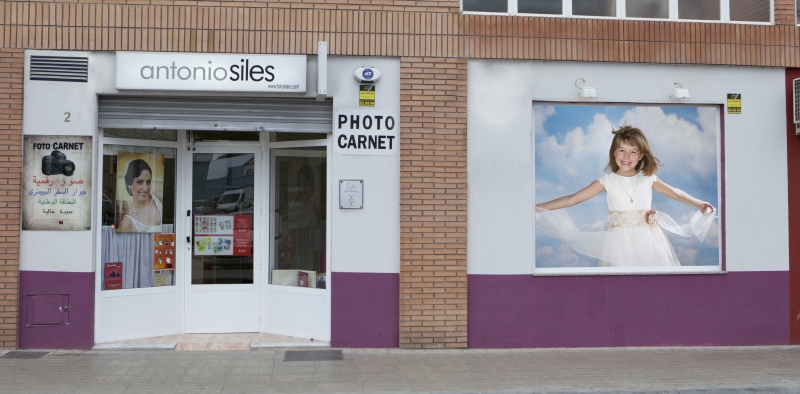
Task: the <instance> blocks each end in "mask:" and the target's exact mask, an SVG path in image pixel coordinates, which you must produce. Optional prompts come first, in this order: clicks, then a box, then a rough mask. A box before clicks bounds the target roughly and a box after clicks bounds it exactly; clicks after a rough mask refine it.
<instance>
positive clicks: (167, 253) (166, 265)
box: [153, 234, 175, 271]
mask: <svg viewBox="0 0 800 394" xmlns="http://www.w3.org/2000/svg"><path fill="white" fill-rule="evenodd" d="M174 269H175V234H155V235H153V270H155V271H160V270H174Z"/></svg>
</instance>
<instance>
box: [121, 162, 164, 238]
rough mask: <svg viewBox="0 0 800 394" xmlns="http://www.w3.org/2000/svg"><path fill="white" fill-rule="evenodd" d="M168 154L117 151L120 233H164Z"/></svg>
mask: <svg viewBox="0 0 800 394" xmlns="http://www.w3.org/2000/svg"><path fill="white" fill-rule="evenodd" d="M163 191H164V155H159V154H151V153H131V152H119V153H118V155H117V198H116V228H117V232H119V233H160V232H162V228H161V219H162V211H163V199H164V197H163V195H164V193H163Z"/></svg>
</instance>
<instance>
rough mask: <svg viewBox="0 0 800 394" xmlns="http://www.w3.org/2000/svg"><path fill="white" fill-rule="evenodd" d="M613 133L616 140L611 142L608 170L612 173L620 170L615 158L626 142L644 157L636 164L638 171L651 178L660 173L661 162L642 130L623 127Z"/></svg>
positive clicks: (612, 131)
mask: <svg viewBox="0 0 800 394" xmlns="http://www.w3.org/2000/svg"><path fill="white" fill-rule="evenodd" d="M611 133H612V134H614V140H612V141H611V149H609V151H608V165H607V166H606V169H611V171H612V172H617V171H618V170H619V166H618V165H617V161H616V160H615V158H614V152H616V150H617V149H619V145H620V144H621V143H623V142H624V143H626V144H628V145H630V146H635V147H636V148H637V149H638V150H639V154H640V155H642V160H640V161H639V162H638V163H637V164H636V171H641V172H643V173H644V175H645V176H651V175H653V174H655V173H656V172H657V171H658V166H659V165H660V164H661V161H660V160H658V158H656V157H655V156H654V155H653V151H652V150H650V144H649V143H648V142H647V138H646V137H645V136H644V133H642V130H639V129H638V128H636V127H633V126H622V127H620V128H619V129H617V130H613V129H612V130H611Z"/></svg>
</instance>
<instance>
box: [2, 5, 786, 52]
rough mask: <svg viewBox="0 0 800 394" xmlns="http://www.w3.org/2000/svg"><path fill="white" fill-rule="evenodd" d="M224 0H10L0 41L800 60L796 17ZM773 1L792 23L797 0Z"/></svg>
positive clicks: (85, 46) (42, 45)
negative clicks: (686, 17) (482, 11)
mask: <svg viewBox="0 0 800 394" xmlns="http://www.w3.org/2000/svg"><path fill="white" fill-rule="evenodd" d="M353 1H356V0H353ZM373 1H377V0H373ZM387 1H388V0H387ZM398 1H399V0H398ZM412 3H413V2H412ZM426 3H427V2H426ZM215 4H216V3H215ZM220 4H222V3H220ZM224 4H225V6H220V7H205V6H203V7H194V6H183V5H175V6H172V5H128V4H85V3H80V4H76V3H61V2H59V3H33V2H5V3H2V4H0V47H5V48H35V49H70V50H136V51H197V52H233V53H283V54H313V53H315V51H316V47H317V46H316V42H317V41H327V42H328V49H329V53H330V54H331V55H356V56H397V57H401V56H409V57H445V58H447V57H457V58H479V59H530V60H561V61H597V62H629V63H669V64H717V65H746V66H767V67H800V29H798V28H797V27H796V26H794V25H753V24H730V23H728V24H725V23H696V22H664V21H641V20H616V19H587V18H544V17H509V16H491V15H462V14H459V13H453V12H450V13H430V12H423V11H416V10H415V11H359V10H344V9H336V10H320V9H297V8H292V9H284V8H265V7H255V6H253V5H254V4H255V3H252V4H251V2H248V3H246V4H244V6H243V3H224ZM234 4H235V5H236V6H234ZM270 4H272V3H270ZM437 4H438V3H437ZM776 4H777V5H778V6H780V7H778V6H776V19H777V21H778V22H780V23H789V24H791V22H792V15H794V14H793V10H794V5H793V0H790V1H789V2H787V1H786V0H776ZM781 7H782V8H781Z"/></svg>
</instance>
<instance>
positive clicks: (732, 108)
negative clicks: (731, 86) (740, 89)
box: [728, 93, 742, 115]
mask: <svg viewBox="0 0 800 394" xmlns="http://www.w3.org/2000/svg"><path fill="white" fill-rule="evenodd" d="M728 113H729V114H734V115H741V113H742V95H741V93H728Z"/></svg>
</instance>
